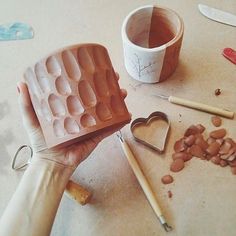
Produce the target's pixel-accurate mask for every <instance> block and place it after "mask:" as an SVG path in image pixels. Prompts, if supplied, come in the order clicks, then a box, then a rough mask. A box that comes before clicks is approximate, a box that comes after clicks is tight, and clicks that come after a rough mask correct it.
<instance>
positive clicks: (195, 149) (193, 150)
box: [189, 144, 204, 158]
mask: <svg viewBox="0 0 236 236" xmlns="http://www.w3.org/2000/svg"><path fill="white" fill-rule="evenodd" d="M189 153H190V154H191V155H192V156H195V157H199V158H201V157H203V156H204V151H203V150H202V149H201V147H200V146H198V145H196V144H194V145H193V146H192V147H190V149H189Z"/></svg>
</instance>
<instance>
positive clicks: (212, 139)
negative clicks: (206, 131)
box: [207, 137, 216, 144]
mask: <svg viewBox="0 0 236 236" xmlns="http://www.w3.org/2000/svg"><path fill="white" fill-rule="evenodd" d="M215 141H216V139H215V138H212V137H209V138H208V139H207V143H208V144H212V143H214V142H215Z"/></svg>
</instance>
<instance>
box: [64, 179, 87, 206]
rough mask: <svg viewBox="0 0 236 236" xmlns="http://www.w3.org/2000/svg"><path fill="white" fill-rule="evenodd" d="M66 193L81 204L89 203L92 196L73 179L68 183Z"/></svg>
mask: <svg viewBox="0 0 236 236" xmlns="http://www.w3.org/2000/svg"><path fill="white" fill-rule="evenodd" d="M66 193H67V194H68V195H69V196H70V197H71V198H73V199H74V200H76V201H77V202H78V203H80V204H81V205H85V204H87V203H88V202H89V201H90V199H91V197H92V194H91V193H90V192H89V191H88V190H86V189H85V188H83V187H82V186H80V185H79V184H76V183H75V182H73V181H71V180H69V182H68V183H67V185H66Z"/></svg>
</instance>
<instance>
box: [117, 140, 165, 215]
mask: <svg viewBox="0 0 236 236" xmlns="http://www.w3.org/2000/svg"><path fill="white" fill-rule="evenodd" d="M121 145H122V149H123V151H124V153H125V156H126V158H127V160H128V162H129V164H130V166H131V168H132V170H133V172H134V174H135V176H136V178H137V179H138V182H139V184H140V185H141V187H142V189H143V191H144V193H145V195H146V197H147V199H148V201H149V203H150V205H151V206H152V208H153V210H154V212H155V213H156V215H157V216H158V217H162V212H161V209H160V207H159V205H158V203H157V200H156V198H155V196H154V193H153V191H152V189H151V187H150V185H149V183H148V181H147V179H146V178H145V176H144V174H143V172H142V170H141V169H140V167H139V164H138V162H137V161H136V159H135V157H134V155H133V153H132V151H131V150H130V148H129V145H128V144H127V143H126V142H125V141H123V142H121Z"/></svg>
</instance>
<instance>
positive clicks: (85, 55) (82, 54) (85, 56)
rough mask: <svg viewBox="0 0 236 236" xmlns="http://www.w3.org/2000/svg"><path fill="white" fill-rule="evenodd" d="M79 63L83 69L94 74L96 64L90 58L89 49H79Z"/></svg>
mask: <svg viewBox="0 0 236 236" xmlns="http://www.w3.org/2000/svg"><path fill="white" fill-rule="evenodd" d="M77 57H78V62H79V64H80V65H81V66H82V68H83V69H84V70H86V71H89V72H91V73H93V72H94V70H95V67H94V62H93V59H92V57H91V56H90V54H89V52H88V49H86V48H84V47H82V48H79V49H78V52H77Z"/></svg>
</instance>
